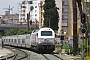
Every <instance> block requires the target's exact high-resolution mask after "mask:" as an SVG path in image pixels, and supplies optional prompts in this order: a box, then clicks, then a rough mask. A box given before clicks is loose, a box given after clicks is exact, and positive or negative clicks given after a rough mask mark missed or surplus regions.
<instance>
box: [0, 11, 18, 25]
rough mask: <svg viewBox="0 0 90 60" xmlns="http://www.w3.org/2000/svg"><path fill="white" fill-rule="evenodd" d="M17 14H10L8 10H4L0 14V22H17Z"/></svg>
mask: <svg viewBox="0 0 90 60" xmlns="http://www.w3.org/2000/svg"><path fill="white" fill-rule="evenodd" d="M18 22H19V14H10V11H5V14H4V15H0V24H18Z"/></svg>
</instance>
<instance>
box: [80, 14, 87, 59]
mask: <svg viewBox="0 0 90 60" xmlns="http://www.w3.org/2000/svg"><path fill="white" fill-rule="evenodd" d="M85 22H86V15H85V13H81V23H82V28H81V33H82V60H85V58H84V40H85V33H86V28H85Z"/></svg>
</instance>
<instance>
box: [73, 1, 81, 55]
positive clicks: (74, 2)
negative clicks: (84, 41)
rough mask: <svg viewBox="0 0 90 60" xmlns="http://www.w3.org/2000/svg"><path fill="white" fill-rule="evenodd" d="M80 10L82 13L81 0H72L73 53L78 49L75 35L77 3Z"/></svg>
mask: <svg viewBox="0 0 90 60" xmlns="http://www.w3.org/2000/svg"><path fill="white" fill-rule="evenodd" d="M76 2H77V3H78V8H79V11H80V14H81V13H82V5H81V0H72V3H73V55H76V54H77V50H78V37H77V4H76Z"/></svg>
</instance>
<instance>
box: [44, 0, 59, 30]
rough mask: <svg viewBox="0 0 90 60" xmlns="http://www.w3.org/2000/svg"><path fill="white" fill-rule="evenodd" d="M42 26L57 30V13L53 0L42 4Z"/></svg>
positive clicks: (47, 0)
mask: <svg viewBox="0 0 90 60" xmlns="http://www.w3.org/2000/svg"><path fill="white" fill-rule="evenodd" d="M43 7H44V26H46V27H50V28H52V29H54V30H57V29H58V18H59V15H58V11H57V7H56V4H55V0H45V4H44V6H43Z"/></svg>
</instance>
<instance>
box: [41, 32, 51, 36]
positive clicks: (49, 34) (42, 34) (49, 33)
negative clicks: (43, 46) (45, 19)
mask: <svg viewBox="0 0 90 60" xmlns="http://www.w3.org/2000/svg"><path fill="white" fill-rule="evenodd" d="M41 36H52V31H41Z"/></svg>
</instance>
